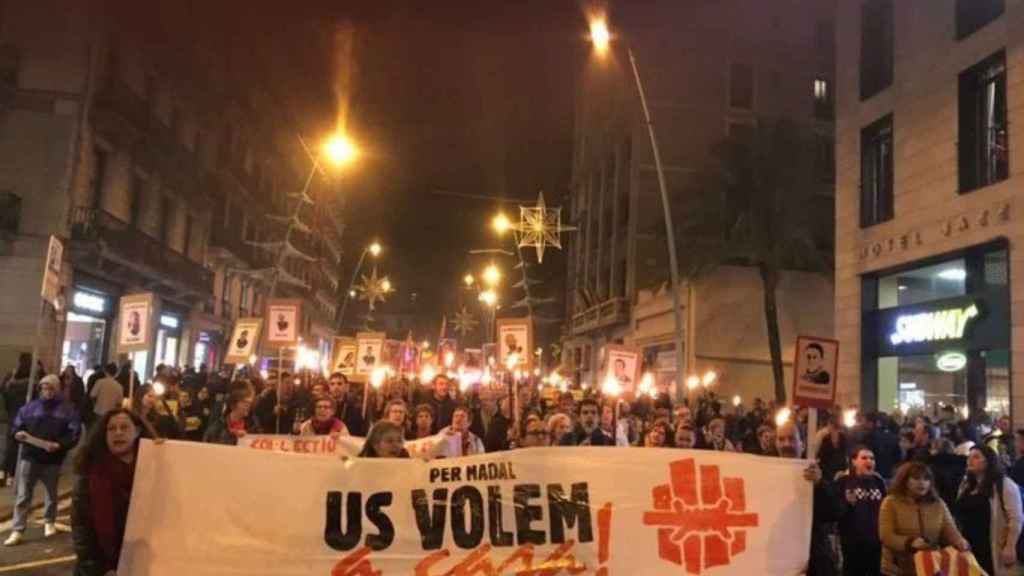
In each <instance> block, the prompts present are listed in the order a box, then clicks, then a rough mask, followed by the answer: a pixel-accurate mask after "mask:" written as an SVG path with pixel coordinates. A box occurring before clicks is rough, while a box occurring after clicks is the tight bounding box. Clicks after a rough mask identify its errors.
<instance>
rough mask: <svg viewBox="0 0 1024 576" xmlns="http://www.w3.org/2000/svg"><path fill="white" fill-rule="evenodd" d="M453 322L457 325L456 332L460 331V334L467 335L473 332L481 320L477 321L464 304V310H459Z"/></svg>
mask: <svg viewBox="0 0 1024 576" xmlns="http://www.w3.org/2000/svg"><path fill="white" fill-rule="evenodd" d="M453 324H454V326H455V332H456V333H458V335H459V336H465V335H466V334H469V333H470V332H472V331H473V330H474V329H475V328H476V326H477V324H479V322H477V320H476V318H475V317H474V316H473V313H472V312H470V311H469V310H467V309H466V307H465V306H463V307H462V310H459V311H458V312H457V313H456V314H455V322H453Z"/></svg>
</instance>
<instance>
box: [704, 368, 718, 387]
mask: <svg viewBox="0 0 1024 576" xmlns="http://www.w3.org/2000/svg"><path fill="white" fill-rule="evenodd" d="M715 380H718V373H717V372H715V371H714V370H708V371H707V372H705V373H704V378H703V379H702V380H701V383H702V384H704V387H705V388H707V387H708V386H711V385H712V384H714V383H715Z"/></svg>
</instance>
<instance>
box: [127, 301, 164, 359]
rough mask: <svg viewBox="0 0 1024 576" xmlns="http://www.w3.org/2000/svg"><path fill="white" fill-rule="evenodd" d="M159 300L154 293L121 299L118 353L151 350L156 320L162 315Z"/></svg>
mask: <svg viewBox="0 0 1024 576" xmlns="http://www.w3.org/2000/svg"><path fill="white" fill-rule="evenodd" d="M158 306H159V299H158V298H157V297H156V296H155V295H154V294H153V293H152V292H145V293H141V294H128V295H125V296H122V297H121V302H120V312H119V313H118V331H117V351H118V353H124V352H139V351H142V350H149V349H150V348H151V347H152V345H153V340H154V338H153V337H154V329H153V327H154V320H155V319H156V318H157V317H158V315H159V314H160V312H159V310H157V308H158Z"/></svg>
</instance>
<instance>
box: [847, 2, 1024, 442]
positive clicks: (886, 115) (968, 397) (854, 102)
mask: <svg viewBox="0 0 1024 576" xmlns="http://www.w3.org/2000/svg"><path fill="white" fill-rule="evenodd" d="M837 22H839V23H840V25H839V26H838V29H837V69H838V70H839V76H838V77H837V81H836V84H837V86H836V88H837V89H836V95H837V122H836V149H837V155H836V166H837V201H836V221H837V235H836V236H837V240H836V301H835V317H836V335H837V337H838V338H839V339H840V340H841V341H842V345H843V354H842V356H841V358H842V365H841V367H840V371H839V384H840V392H841V394H842V396H843V398H844V401H846V402H848V403H851V404H860V405H863V406H864V407H865V408H868V409H880V410H884V411H887V412H892V411H895V410H902V411H904V412H908V411H923V412H926V413H929V414H933V413H938V411H939V410H940V409H941V408H942V407H943V406H944V405H952V406H954V407H955V408H956V409H957V410H958V411H959V412H960V413H962V414H964V415H968V416H970V417H971V418H973V419H976V420H986V419H994V418H998V417H1000V416H1003V415H1012V418H1013V421H1014V422H1016V423H1017V424H1020V423H1021V422H1022V421H1024V412H1022V411H1021V410H1022V409H1024V406H1022V404H1021V402H1020V392H1018V391H1015V388H1014V385H1013V384H1014V382H1015V381H1018V380H1019V378H1020V376H1021V369H1022V368H1024V315H1022V314H1024V309H1022V308H1021V306H1020V305H1019V303H1020V302H1021V301H1022V300H1024V283H1021V282H1019V281H1017V280H1019V277H1018V275H1019V270H1020V269H1021V266H1022V265H1024V252H1022V251H1021V243H1022V241H1024V227H1022V226H1020V224H1019V222H1018V220H1019V219H1020V218H1022V217H1024V216H1022V214H1021V211H1020V205H1019V204H1020V202H1019V199H1018V198H1016V197H1015V195H1016V193H1018V192H1019V191H1020V189H1021V187H1022V183H1024V176H1022V171H1021V166H1022V165H1024V152H1022V147H1021V146H1019V145H1016V143H1018V142H1021V141H1022V139H1024V128H1022V127H1021V125H1020V123H1015V122H1014V115H1015V114H1022V113H1024V83H1022V78H1024V76H1022V72H1021V64H1024V37H1022V36H1021V34H1020V33H1019V31H1020V30H1021V29H1024V28H1022V27H1024V2H1020V1H1019V0H1005V1H1004V0H970V1H963V0H940V1H937V2H929V3H927V7H925V6H924V4H923V3H913V2H893V1H891V0H868V1H866V2H857V3H840V13H839V17H838V18H837Z"/></svg>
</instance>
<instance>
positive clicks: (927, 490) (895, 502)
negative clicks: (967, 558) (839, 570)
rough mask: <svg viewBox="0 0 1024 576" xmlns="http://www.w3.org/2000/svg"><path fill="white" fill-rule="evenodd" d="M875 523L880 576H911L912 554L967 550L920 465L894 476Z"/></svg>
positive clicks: (903, 468) (927, 472)
mask: <svg viewBox="0 0 1024 576" xmlns="http://www.w3.org/2000/svg"><path fill="white" fill-rule="evenodd" d="M878 523H879V527H878V528H879V536H881V539H882V574H886V575H887V576H914V575H915V574H916V571H915V569H914V553H915V552H917V551H919V550H930V549H936V548H942V547H945V546H955V547H956V548H957V549H959V550H961V551H966V550H968V549H969V548H970V547H969V546H968V544H967V540H965V539H964V537H963V536H961V535H960V531H959V530H957V529H956V524H955V523H954V522H953V516H952V515H951V514H950V513H949V509H948V508H946V504H945V503H944V502H943V501H942V499H941V498H939V496H938V494H937V493H936V492H935V482H934V478H933V476H932V472H931V470H929V469H928V466H927V465H925V464H922V463H920V462H908V463H906V464H904V465H903V466H901V467H900V469H899V471H897V472H896V478H894V479H893V482H892V486H890V487H889V495H888V496H886V497H885V500H882V509H881V510H880V511H879V519H878Z"/></svg>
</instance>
